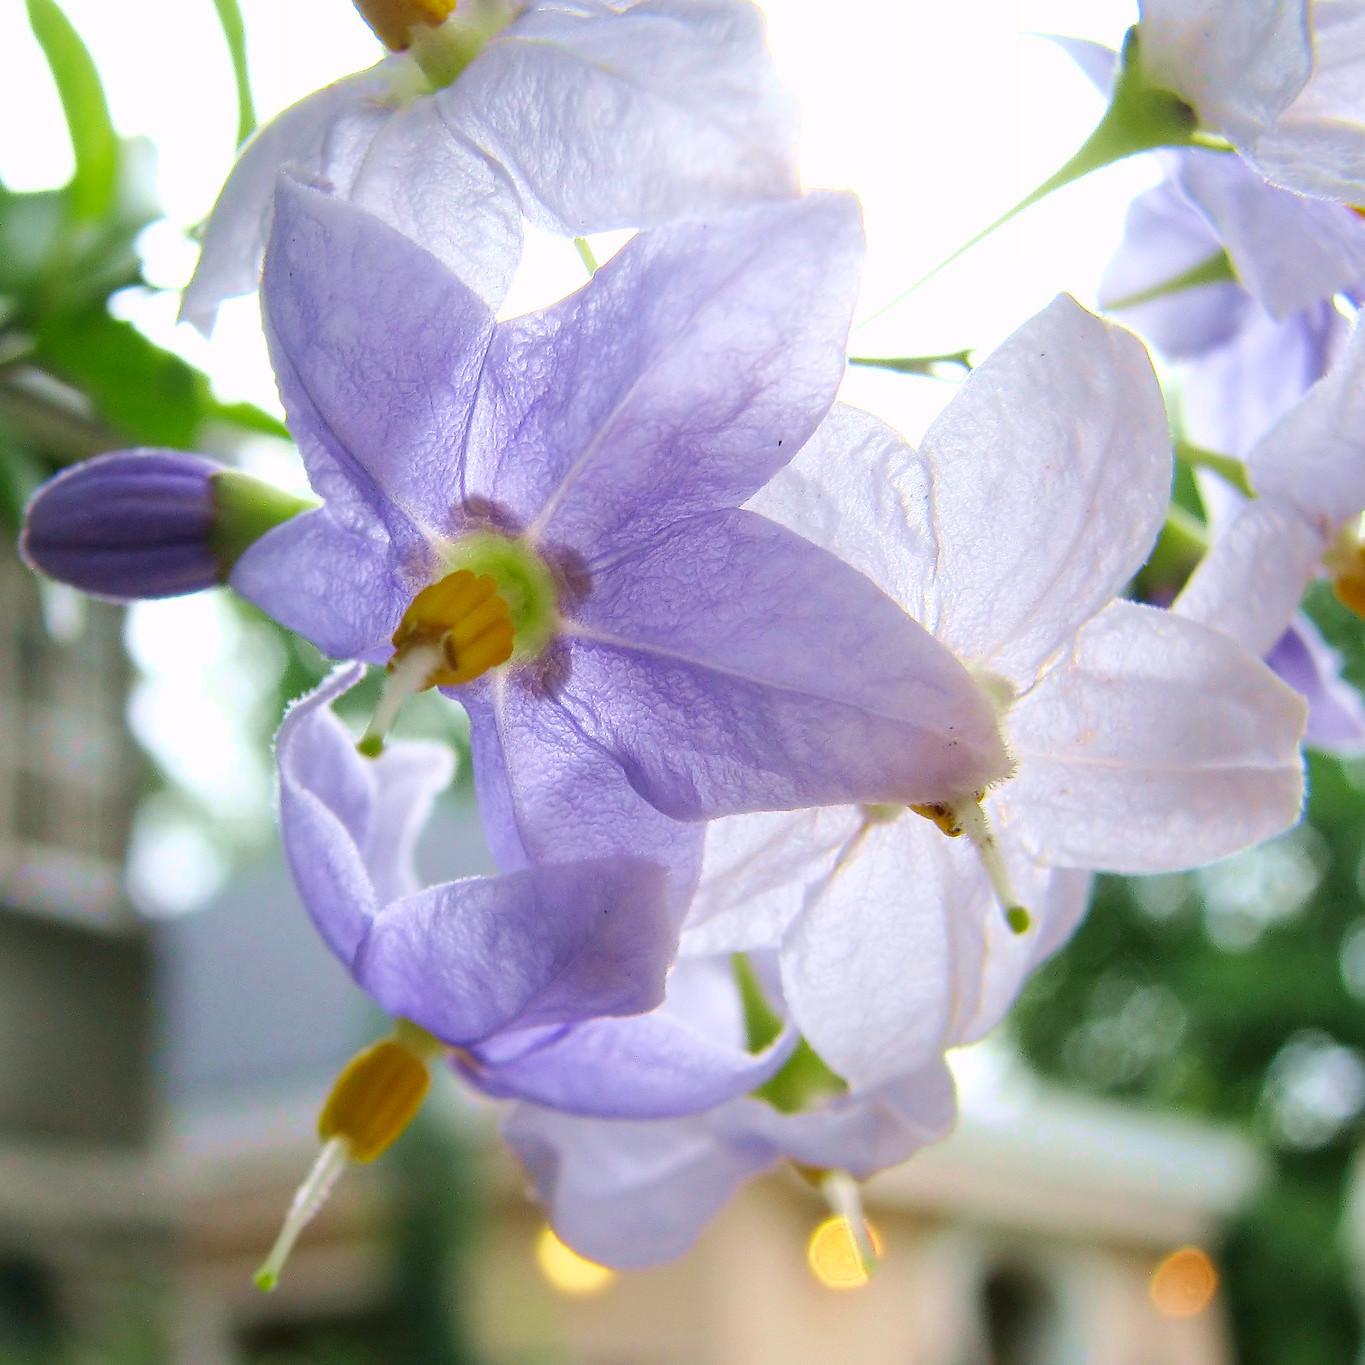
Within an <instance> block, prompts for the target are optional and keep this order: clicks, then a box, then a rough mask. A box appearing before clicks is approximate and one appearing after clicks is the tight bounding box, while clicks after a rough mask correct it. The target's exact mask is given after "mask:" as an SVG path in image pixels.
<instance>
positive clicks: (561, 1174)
mask: <svg viewBox="0 0 1365 1365" xmlns="http://www.w3.org/2000/svg"><path fill="white" fill-rule="evenodd" d="M735 1103H736V1104H745V1103H746V1102H745V1101H742V1100H740V1101H735ZM501 1131H502V1136H503V1138H504V1140H505V1141H506V1142H507V1145H508V1146H509V1147H511V1149H512V1150H513V1151H514V1152H515V1153H516V1155H517V1157H518V1159H519V1160H520V1161H521V1164H522V1165H523V1166H524V1167H525V1168H526V1172H527V1174H528V1175H529V1176H530V1178H531V1181H532V1183H533V1184H534V1186H535V1189H536V1194H537V1197H538V1198H539V1200H540V1202H541V1203H542V1204H543V1205H544V1206H545V1209H546V1212H547V1213H548V1214H549V1217H550V1219H551V1221H552V1222H553V1223H554V1226H555V1231H556V1232H558V1234H559V1235H560V1237H562V1238H563V1239H564V1240H565V1241H566V1242H567V1243H568V1244H569V1245H570V1246H572V1247H574V1248H575V1249H576V1250H577V1251H579V1252H580V1253H581V1254H582V1255H584V1256H587V1257H589V1258H590V1259H592V1260H594V1261H598V1262H600V1263H601V1264H603V1265H612V1266H617V1267H619V1268H620V1269H623V1270H627V1269H637V1268H639V1267H642V1266H649V1265H657V1264H658V1263H659V1262H661V1261H667V1260H671V1259H672V1258H673V1257H675V1256H680V1255H681V1254H682V1253H683V1252H684V1251H686V1250H687V1248H688V1247H689V1246H691V1245H692V1243H693V1241H695V1240H696V1238H697V1236H698V1235H699V1234H700V1232H701V1230H702V1229H703V1228H704V1227H705V1226H706V1224H707V1223H708V1222H710V1220H711V1219H712V1218H714V1217H715V1215H716V1214H717V1213H719V1212H720V1210H721V1209H722V1208H724V1207H725V1205H726V1204H727V1203H728V1202H729V1200H730V1198H731V1197H732V1196H733V1195H734V1194H735V1192H736V1191H737V1190H738V1189H739V1188H740V1187H741V1186H742V1185H743V1184H744V1183H745V1181H747V1180H750V1179H752V1177H754V1176H756V1175H758V1174H759V1173H760V1172H761V1171H764V1170H767V1169H768V1168H769V1167H770V1166H774V1165H776V1164H777V1162H778V1161H779V1160H780V1159H781V1154H780V1153H779V1152H778V1151H777V1150H775V1149H774V1147H773V1146H772V1145H771V1144H770V1143H769V1142H767V1141H765V1140H763V1139H761V1138H760V1139H746V1138H743V1137H741V1138H740V1139H739V1140H737V1141H733V1142H719V1141H717V1139H716V1135H715V1132H714V1130H713V1128H712V1126H711V1118H710V1116H704V1115H703V1116H697V1117H693V1118H685V1119H673V1120H665V1121H659V1120H637V1121H634V1122H631V1121H627V1120H614V1121H613V1120H606V1119H585V1118H576V1117H572V1116H570V1115H567V1114H559V1113H556V1112H555V1111H554V1110H553V1109H542V1108H540V1107H538V1106H536V1105H529V1104H519V1105H516V1106H515V1107H514V1108H513V1109H511V1111H510V1112H509V1113H508V1114H507V1116H506V1117H505V1118H504V1119H503V1121H502V1129H501Z"/></svg>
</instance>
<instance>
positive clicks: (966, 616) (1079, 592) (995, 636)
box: [920, 295, 1172, 686]
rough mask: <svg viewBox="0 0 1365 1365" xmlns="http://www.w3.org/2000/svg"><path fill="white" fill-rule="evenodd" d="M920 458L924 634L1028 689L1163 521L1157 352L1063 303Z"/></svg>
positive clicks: (943, 423) (1023, 332)
mask: <svg viewBox="0 0 1365 1365" xmlns="http://www.w3.org/2000/svg"><path fill="white" fill-rule="evenodd" d="M920 456H921V458H922V459H923V460H924V461H925V463H926V465H927V466H928V469H929V471H930V479H929V486H928V492H927V497H928V516H929V519H930V523H931V525H932V527H933V530H934V539H935V543H936V551H937V552H936V555H935V558H934V561H933V565H932V575H933V576H932V580H931V588H930V594H929V596H930V600H929V606H928V611H927V616H926V618H925V621H924V624H925V625H926V626H928V627H929V628H930V629H931V630H932V631H933V632H934V634H935V635H936V636H938V638H939V639H941V640H942V641H943V642H944V643H945V644H947V645H948V646H949V647H950V648H951V649H953V650H954V651H955V652H956V653H957V654H958V655H959V657H961V658H964V659H967V660H970V661H972V662H973V663H976V664H979V665H983V666H984V667H986V668H988V669H990V670H992V671H993V672H996V673H998V674H1001V675H1003V676H1004V677H1005V678H1007V679H1008V680H1009V681H1011V682H1012V683H1014V684H1015V685H1016V686H1028V685H1029V684H1030V683H1031V682H1032V681H1033V680H1034V679H1035V678H1036V677H1037V675H1038V673H1039V670H1040V669H1041V667H1042V666H1043V664H1044V662H1045V661H1046V659H1047V658H1048V656H1049V655H1051V654H1052V653H1053V652H1054V651H1056V650H1057V649H1059V648H1063V647H1064V646H1065V645H1066V643H1067V641H1068V640H1069V639H1070V637H1071V635H1072V633H1073V632H1074V631H1075V630H1076V629H1077V628H1078V627H1079V626H1080V625H1081V624H1082V623H1083V622H1085V621H1086V620H1088V619H1089V618H1090V617H1091V616H1093V615H1094V614H1095V612H1097V611H1098V610H1099V609H1100V608H1101V607H1102V606H1104V604H1105V603H1106V602H1108V601H1109V600H1110V599H1111V598H1112V597H1114V596H1115V594H1117V593H1118V592H1119V591H1120V590H1121V589H1122V588H1123V587H1124V585H1125V584H1126V583H1127V582H1128V580H1129V579H1130V578H1131V577H1132V575H1133V574H1134V573H1135V572H1136V571H1137V570H1138V568H1139V567H1140V566H1141V565H1142V563H1143V562H1144V561H1145V559H1146V557H1147V554H1148V551H1149V550H1150V549H1151V547H1152V543H1153V541H1154V540H1155V539H1156V535H1157V532H1158V531H1159V529H1160V527H1161V524H1162V520H1163V518H1164V517H1165V514H1166V506H1167V500H1168V497H1169V494H1170V481H1171V460H1172V456H1171V443H1170V437H1169V435H1168V433H1167V429H1166V410H1165V406H1164V404H1163V402H1162V399H1161V393H1160V390H1159V389H1158V387H1157V383H1156V377H1155V375H1154V374H1153V373H1152V367H1151V362H1150V360H1149V359H1148V358H1147V352H1146V351H1145V350H1144V349H1143V346H1142V344H1141V342H1139V341H1138V340H1137V338H1136V337H1134V336H1133V335H1132V334H1131V333H1129V332H1126V331H1124V330H1123V329H1122V328H1118V327H1113V326H1109V325H1107V324H1105V323H1103V322H1101V321H1100V320H1099V319H1098V318H1096V317H1095V316H1093V314H1090V313H1088V312H1086V311H1085V310H1084V309H1083V308H1081V307H1080V306H1079V305H1078V304H1076V303H1075V301H1074V300H1072V299H1070V298H1068V297H1067V296H1065V295H1063V296H1061V297H1059V298H1058V299H1056V300H1055V301H1054V302H1053V303H1052V304H1050V305H1049V306H1048V307H1047V308H1046V309H1044V310H1043V312H1041V313H1039V314H1038V315H1037V316H1036V317H1034V318H1033V319H1031V320H1030V321H1029V322H1027V323H1025V324H1024V326H1023V327H1021V328H1020V329H1019V330H1018V331H1017V332H1015V333H1014V334H1013V336H1011V337H1010V338H1008V339H1007V340H1006V341H1005V343H1004V344H1003V345H1002V346H1000V348H999V349H998V350H996V351H995V352H994V353H993V354H992V355H991V356H990V357H989V358H988V359H987V360H986V361H985V362H984V363H983V364H982V365H981V366H980V367H979V368H978V369H977V370H975V371H974V372H973V373H972V374H971V376H970V377H969V378H968V379H967V381H966V383H965V384H964V385H963V386H962V389H961V391H960V392H959V393H958V394H957V396H956V397H955V398H954V399H953V401H952V402H951V403H950V404H949V405H948V407H947V408H946V409H945V410H944V412H943V413H942V415H941V416H940V417H939V418H938V419H937V420H936V421H935V422H934V424H933V426H932V427H930V429H929V432H928V434H927V435H926V437H925V439H924V444H923V447H922V448H921V451H920ZM935 599H936V603H935Z"/></svg>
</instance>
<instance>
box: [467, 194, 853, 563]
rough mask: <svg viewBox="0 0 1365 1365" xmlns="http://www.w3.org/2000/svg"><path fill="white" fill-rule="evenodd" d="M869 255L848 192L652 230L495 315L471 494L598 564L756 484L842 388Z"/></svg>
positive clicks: (732, 500) (470, 470) (731, 501)
mask: <svg viewBox="0 0 1365 1365" xmlns="http://www.w3.org/2000/svg"><path fill="white" fill-rule="evenodd" d="M861 263H862V230H861V225H860V221H859V217H858V209H857V205H856V202H855V201H854V200H853V199H852V198H851V197H850V196H847V195H814V196H811V197H809V198H807V199H803V200H800V201H797V202H795V203H791V204H783V205H779V206H774V207H770V208H763V209H755V210H751V211H748V212H745V213H741V214H736V215H733V216H731V217H729V218H726V219H724V220H720V221H717V222H713V223H706V224H691V225H685V226H679V227H671V228H661V229H659V230H658V231H656V232H652V233H648V234H642V235H641V236H639V237H637V238H636V239H635V240H634V241H633V242H631V243H630V244H629V245H627V246H626V247H625V249H624V250H622V251H621V252H619V253H618V254H617V255H616V256H615V257H614V258H613V259H612V260H611V261H610V262H609V263H608V264H607V265H605V266H603V267H602V269H601V270H599V271H598V272H597V274H596V276H595V277H594V278H593V280H592V282H591V283H590V284H589V285H587V286H586V287H585V288H583V289H582V290H580V291H579V292H578V293H577V294H574V295H572V296H571V297H570V298H568V299H566V300H564V302H563V303H561V304H559V305H557V306H555V307H553V308H551V309H548V310H547V311H545V312H543V313H536V314H532V315H529V316H527V317H524V318H517V319H513V320H511V321H508V322H505V323H503V324H502V325H501V326H500V327H499V328H498V331H497V334H496V336H495V338H494V341H493V344H492V348H491V351H490V354H489V359H488V365H487V371H486V374H485V378H484V383H483V386H482V389H481V392H480V395H479V408H478V412H477V413H476V415H475V418H474V428H473V432H472V434H471V438H470V452H469V462H468V467H467V470H466V476H465V482H464V488H463V492H464V496H465V498H466V500H468V501H470V502H477V501H480V500H482V501H488V502H492V503H494V504H496V506H497V507H499V508H500V509H502V511H503V513H504V515H505V517H506V518H507V519H508V520H510V521H512V522H514V523H515V524H517V525H518V526H521V527H529V529H530V533H531V535H532V537H533V538H534V539H535V540H536V541H538V542H539V543H541V544H542V545H544V546H546V547H547V548H552V547H554V546H567V547H569V548H570V549H571V550H572V551H573V552H574V554H575V555H576V556H577V558H578V559H579V560H581V561H583V563H584V565H585V567H587V568H589V569H591V568H593V567H594V565H596V564H597V563H599V562H605V561H607V560H609V559H610V558H611V557H612V556H613V555H614V554H616V553H619V552H620V551H621V550H622V549H625V548H629V547H630V546H632V545H634V544H637V543H639V542H640V541H642V540H645V539H647V538H648V537H649V536H651V535H652V534H654V533H655V532H656V531H658V530H659V529H661V528H663V527H666V526H668V525H669V524H670V523H672V522H673V521H676V520H678V519H679V518H681V517H686V516H691V515H694V514H696V513H697V512H704V511H711V510H714V509H717V508H722V507H733V506H735V505H736V504H738V503H741V502H743V501H744V499H745V498H747V497H748V496H749V495H750V494H751V493H752V492H753V491H754V490H755V489H756V488H758V487H759V486H760V485H762V484H763V483H764V482H766V480H767V479H768V478H770V477H771V476H772V474H773V473H774V471H776V470H777V469H779V468H781V466H782V465H784V464H786V463H787V461H788V460H790V459H791V458H792V456H793V455H795V454H796V452H797V451H798V450H799V449H800V448H801V446H802V445H803V444H804V442H805V441H806V439H807V438H808V437H809V436H810V434H811V433H812V432H813V431H814V430H815V427H816V425H817V424H818V423H819V421H820V420H821V418H823V417H824V415H825V413H826V412H827V411H828V410H829V406H830V404H831V403H832V402H833V400H834V393H835V390H836V389H837V387H838V384H839V381H840V379H841V378H842V376H843V370H844V347H845V342H846V338H847V331H848V323H849V318H850V316H851V314H852V309H853V302H854V298H855V296H856V293H857V279H858V271H859V268H860V266H861Z"/></svg>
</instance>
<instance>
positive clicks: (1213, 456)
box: [1175, 441, 1256, 498]
mask: <svg viewBox="0 0 1365 1365" xmlns="http://www.w3.org/2000/svg"><path fill="white" fill-rule="evenodd" d="M1175 453H1176V458H1177V459H1180V460H1183V461H1184V462H1185V463H1186V464H1187V465H1190V466H1192V467H1194V468H1196V469H1211V470H1213V472H1214V473H1215V474H1217V475H1219V476H1220V477H1221V478H1224V479H1226V480H1227V481H1228V483H1230V484H1231V485H1232V486H1233V487H1234V488H1235V489H1236V490H1237V491H1238V492H1239V493H1241V494H1242V495H1243V496H1244V497H1248V498H1254V497H1255V496H1256V490H1255V489H1254V488H1253V487H1252V486H1251V478H1250V476H1249V475H1248V474H1247V467H1246V465H1244V464H1243V463H1242V461H1241V460H1238V459H1234V458H1233V456H1231V455H1219V454H1218V453H1217V452H1216V451H1212V450H1205V449H1203V447H1202V446H1196V445H1191V444H1190V443H1189V442H1188V441H1179V442H1177V443H1176V447H1175Z"/></svg>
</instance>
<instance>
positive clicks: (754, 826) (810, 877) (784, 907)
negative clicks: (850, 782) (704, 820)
mask: <svg viewBox="0 0 1365 1365" xmlns="http://www.w3.org/2000/svg"><path fill="white" fill-rule="evenodd" d="M861 824H862V818H861V816H860V814H859V812H858V810H857V808H856V807H854V806H823V807H819V808H817V809H814V810H798V811H776V812H772V813H768V812H765V813H763V814H760V815H732V816H727V817H725V818H723V819H720V820H712V821H711V822H710V824H709V825H708V826H707V827H706V844H705V851H704V853H703V855H702V872H701V884H700V885H699V886H698V887H697V893H696V895H695V897H694V898H693V900H692V905H691V908H690V909H689V911H688V914H687V921H686V923H685V925H684V926H683V937H682V945H681V951H682V952H683V953H685V954H688V955H698V956H699V955H705V954H712V953H733V952H743V951H746V950H748V949H750V948H758V947H773V948H775V947H777V945H778V944H779V943H781V941H782V936H783V935H784V934H785V933H786V932H787V927H788V925H790V924H791V922H792V920H794V919H795V918H796V916H797V915H798V914H799V913H800V911H801V906H802V903H803V901H804V899H805V894H806V889H807V888H808V887H809V886H811V885H813V884H815V883H816V882H819V881H820V880H821V879H822V878H824V877H825V876H826V875H827V874H828V872H829V869H830V866H831V864H832V863H833V861H834V859H835V858H836V857H837V856H838V853H839V850H840V849H841V848H843V847H844V845H845V844H846V843H847V842H848V841H849V839H851V838H852V837H853V836H854V835H855V834H856V833H857V831H858V829H859V827H860V826H861Z"/></svg>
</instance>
